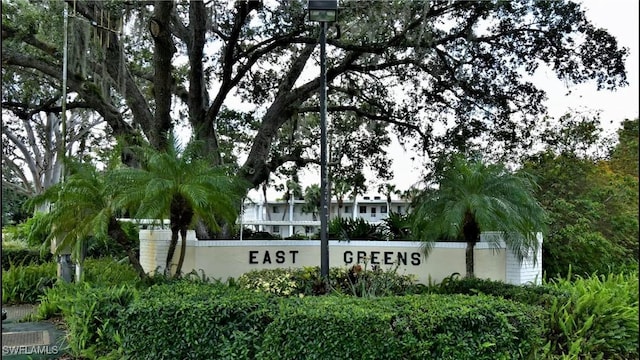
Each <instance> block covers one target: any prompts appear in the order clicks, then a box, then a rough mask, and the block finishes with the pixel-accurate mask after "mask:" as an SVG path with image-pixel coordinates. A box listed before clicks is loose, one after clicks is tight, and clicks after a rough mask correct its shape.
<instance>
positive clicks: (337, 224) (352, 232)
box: [328, 217, 389, 241]
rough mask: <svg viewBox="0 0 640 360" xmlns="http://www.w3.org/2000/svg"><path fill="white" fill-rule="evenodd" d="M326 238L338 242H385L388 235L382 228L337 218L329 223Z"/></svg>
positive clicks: (356, 220) (359, 221)
mask: <svg viewBox="0 0 640 360" xmlns="http://www.w3.org/2000/svg"><path fill="white" fill-rule="evenodd" d="M328 236H329V238H331V239H338V240H345V241H349V240H387V239H389V235H388V234H386V233H385V229H384V228H383V227H382V226H379V225H376V224H371V223H370V222H368V221H366V220H364V219H362V218H357V219H351V218H342V217H337V218H334V219H332V220H331V221H330V222H329V228H328Z"/></svg>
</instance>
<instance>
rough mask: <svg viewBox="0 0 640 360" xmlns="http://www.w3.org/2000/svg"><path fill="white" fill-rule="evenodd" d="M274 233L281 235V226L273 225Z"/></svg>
mask: <svg viewBox="0 0 640 360" xmlns="http://www.w3.org/2000/svg"><path fill="white" fill-rule="evenodd" d="M273 233H274V234H279V233H280V225H273Z"/></svg>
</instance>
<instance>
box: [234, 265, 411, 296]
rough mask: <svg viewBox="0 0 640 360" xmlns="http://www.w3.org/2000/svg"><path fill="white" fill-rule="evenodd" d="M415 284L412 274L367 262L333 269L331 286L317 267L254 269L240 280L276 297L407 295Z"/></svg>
mask: <svg viewBox="0 0 640 360" xmlns="http://www.w3.org/2000/svg"><path fill="white" fill-rule="evenodd" d="M415 283H416V280H415V278H414V277H413V276H410V275H402V274H398V273H397V268H391V269H387V270H383V269H381V268H380V267H376V268H373V269H367V267H366V265H365V266H361V265H355V266H352V267H351V268H346V267H333V268H330V269H329V284H328V287H327V284H325V283H324V281H323V279H322V278H321V276H320V269H319V268H318V267H317V266H316V267H304V268H298V269H264V270H252V271H250V272H247V273H245V274H243V275H241V276H240V277H239V278H238V280H237V284H238V286H240V287H242V288H245V289H250V290H254V291H258V292H266V293H270V294H273V295H277V296H313V295H320V294H325V293H326V292H327V290H329V291H331V292H333V293H336V294H345V295H352V296H359V297H376V296H390V295H405V294H407V293H412V292H414V290H415Z"/></svg>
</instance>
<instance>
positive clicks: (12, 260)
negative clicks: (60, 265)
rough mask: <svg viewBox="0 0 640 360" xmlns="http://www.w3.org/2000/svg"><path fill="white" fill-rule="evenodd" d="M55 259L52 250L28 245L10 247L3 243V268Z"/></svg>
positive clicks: (42, 262)
mask: <svg viewBox="0 0 640 360" xmlns="http://www.w3.org/2000/svg"><path fill="white" fill-rule="evenodd" d="M52 260H53V255H52V254H51V253H50V252H42V251H40V250H38V249H33V248H28V247H9V246H5V245H4V244H3V245H2V269H3V270H9V267H11V266H12V265H13V266H24V265H39V264H44V263H47V262H50V261H52Z"/></svg>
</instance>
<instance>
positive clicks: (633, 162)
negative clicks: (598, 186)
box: [611, 118, 640, 178]
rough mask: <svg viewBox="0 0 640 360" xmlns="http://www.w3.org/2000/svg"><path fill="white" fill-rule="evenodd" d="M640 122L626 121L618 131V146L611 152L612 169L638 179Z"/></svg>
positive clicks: (635, 120)
mask: <svg viewBox="0 0 640 360" xmlns="http://www.w3.org/2000/svg"><path fill="white" fill-rule="evenodd" d="M639 127H640V120H639V119H638V118H636V119H633V120H629V119H627V120H625V121H623V122H622V127H621V128H620V129H619V130H618V144H617V145H616V146H615V147H614V149H613V150H612V152H611V167H612V168H613V170H614V171H615V172H617V173H620V174H625V175H630V176H633V177H635V178H638V163H640V160H639V159H638V158H639V155H638V152H639V151H640V150H639V147H638V133H639V132H640V130H639Z"/></svg>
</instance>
